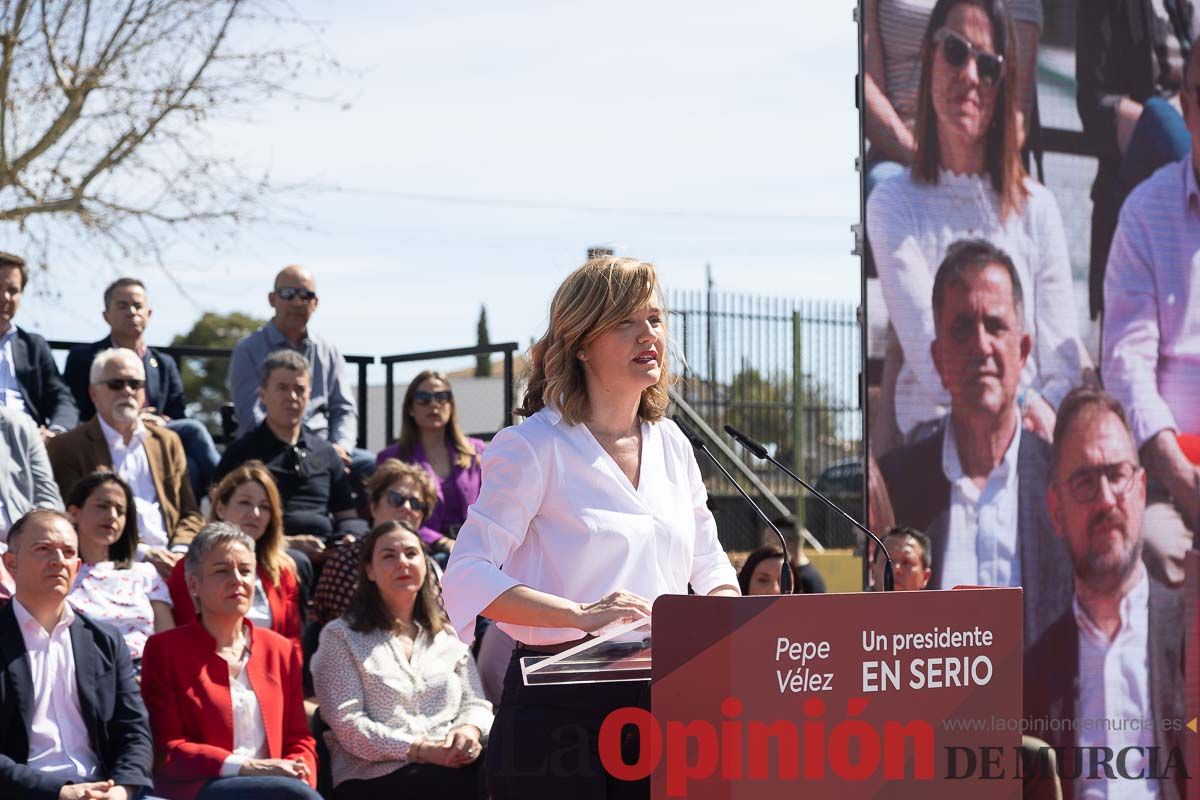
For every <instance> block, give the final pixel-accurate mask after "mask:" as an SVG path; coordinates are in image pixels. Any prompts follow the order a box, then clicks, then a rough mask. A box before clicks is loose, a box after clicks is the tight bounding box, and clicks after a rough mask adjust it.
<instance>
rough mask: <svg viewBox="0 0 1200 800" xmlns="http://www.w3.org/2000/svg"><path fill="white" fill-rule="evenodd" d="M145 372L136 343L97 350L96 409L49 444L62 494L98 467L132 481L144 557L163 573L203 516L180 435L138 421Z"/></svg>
mask: <svg viewBox="0 0 1200 800" xmlns="http://www.w3.org/2000/svg"><path fill="white" fill-rule="evenodd" d="M145 377H146V375H145V367H144V366H143V364H142V361H141V359H140V358H139V357H138V356H137V354H136V353H134V352H133V351H132V350H124V349H119V348H112V349H109V350H104V351H101V352H100V353H97V354H96V358H95V360H94V361H93V362H92V367H91V375H90V382H91V385H90V386H89V387H88V393H89V395H90V397H91V398H92V402H93V403H95V405H96V416H95V417H93V418H92V419H91V420H89V421H88V422H86V423H84V424H83V425H80V426H79V427H78V428H75V429H74V430H72V431H70V432H68V433H64V434H61V435H59V436H57V437H55V438H54V439H52V440H50V443H48V444H52V445H53V446H48V447H47V450H48V452H49V454H50V465H51V467H52V468H53V470H54V479H55V480H56V481H57V482H58V487H59V489H60V490H62V494H63V498H64V499H66V498H70V496H71V491H72V490H73V489H74V488H75V484H76V482H77V481H79V479H80V478H82V477H83V476H85V475H87V474H88V473H91V472H94V471H96V470H97V469H109V470H112V471H113V472H115V473H117V474H118V475H120V476H121V477H122V478H123V479H124V480H125V482H126V483H128V484H129V485H130V487H131V488H132V489H133V494H134V505H135V506H136V508H135V509H129V510H128V513H136V514H137V517H138V535H139V538H140V542H139V544H138V552H139V557H142V558H145V560H146V561H149V562H150V563H151V564H153V565H154V566H155V568H156V569H158V571H159V572H160V573H161V574H162V575H163V577H164V578H165V577H166V576H167V575H169V574H170V572H171V568H172V567H173V566H174V565H175V562H176V561H177V560H178V559H179V556H180V554H181V553H183V552H186V551H187V545H188V543H189V542H191V541H192V539H193V538H194V537H195V536H196V532H197V531H199V530H200V527H201V526H202V525H203V524H204V519H203V518H202V517H201V516H200V510H199V508H198V507H197V505H196V499H195V497H194V496H193V495H192V489H191V484H190V482H189V481H188V473H187V457H186V456H185V455H184V452H183V444H182V443H181V442H180V440H179V437H178V436H177V435H175V434H174V433H172V432H171V431H169V430H167V429H166V428H165V427H162V426H160V425H146V424H144V423H143V422H142V420H141V414H140V412H141V408H142V405H143V404H144V397H143V394H142V393H143V391H144V389H145V384H146V380H145ZM67 502H70V501H69V500H67Z"/></svg>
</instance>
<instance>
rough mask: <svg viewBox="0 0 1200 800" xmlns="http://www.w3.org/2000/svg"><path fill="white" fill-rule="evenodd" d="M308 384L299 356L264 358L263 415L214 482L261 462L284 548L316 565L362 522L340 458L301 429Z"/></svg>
mask: <svg viewBox="0 0 1200 800" xmlns="http://www.w3.org/2000/svg"><path fill="white" fill-rule="evenodd" d="M311 385H312V370H311V369H310V367H309V362H308V361H307V360H306V359H305V358H304V356H302V355H300V354H299V353H297V352H295V351H294V350H290V349H288V350H278V351H276V352H274V353H271V354H269V355H268V356H266V358H264V359H263V363H262V368H261V372H260V378H259V387H258V397H259V400H260V402H261V403H262V405H263V408H264V409H266V416H265V417H264V418H263V421H262V422H261V423H260V424H259V425H258V426H257V427H255V428H253V429H252V430H251V431H250V432H249V433H247V434H246V435H244V436H241V437H239V438H238V439H237V441H235V442H233V443H232V444H230V445H229V447H227V448H226V449H225V454H224V455H223V456H222V457H221V463H220V464H218V465H217V474H216V477H215V480H217V481H220V480H221V479H222V478H223V477H225V475H226V474H228V473H229V472H230V471H232V470H233V469H235V468H237V467H238V466H240V465H241V464H244V463H245V462H247V461H250V460H251V459H256V460H258V461H261V462H263V464H265V465H266V467H267V469H268V470H270V472H271V475H272V476H273V477H274V478H275V483H276V485H277V486H278V487H279V496H280V500H281V501H282V502H283V531H284V533H285V534H286V535H287V537H288V546H289V547H290V548H292V550H293V551H299V552H301V553H303V554H304V555H305V556H307V557H308V558H309V559H310V560H312V561H316V562H320V561H322V560H324V558H325V550H326V547H327V546H328V545H330V544H332V543H333V541H335V540H336V539H339V538H341V537H343V536H346V535H360V534H363V533H365V532H366V523H365V522H363V520H361V519H359V517H358V514H357V512H356V511H355V507H354V497H353V493H352V492H351V491H350V483H349V481H348V479H347V477H346V471H345V469H344V468H343V466H342V460H341V458H340V457H339V454H338V453H337V452H336V451H335V450H334V447H333V445H332V444H330V443H329V442H327V441H325V440H324V439H323V438H322V437H320V436H318V435H317V434H315V433H313V432H312V431H311V430H309V429H308V428H307V427H306V426H305V424H304V420H305V419H306V418H307V415H306V411H307V406H308V403H309V393H310V391H311V390H310V387H311ZM302 571H303V570H302ZM309 572H311V570H309Z"/></svg>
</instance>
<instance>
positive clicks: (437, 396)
mask: <svg viewBox="0 0 1200 800" xmlns="http://www.w3.org/2000/svg"><path fill="white" fill-rule="evenodd" d="M435 401H436V402H438V403H451V402H453V401H454V392H452V391H450V390H449V389H446V390H443V391H440V392H425V391H419V392H414V393H413V402H414V403H416V404H417V405H419V406H427V405H429V404H430V403H433V402H435Z"/></svg>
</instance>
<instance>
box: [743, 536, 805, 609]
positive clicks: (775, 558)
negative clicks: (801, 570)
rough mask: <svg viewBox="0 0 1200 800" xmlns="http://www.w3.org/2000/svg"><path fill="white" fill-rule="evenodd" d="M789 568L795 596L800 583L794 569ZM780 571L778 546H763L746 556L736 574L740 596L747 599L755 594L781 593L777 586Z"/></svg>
mask: <svg viewBox="0 0 1200 800" xmlns="http://www.w3.org/2000/svg"><path fill="white" fill-rule="evenodd" d="M789 566H790V565H789ZM790 568H791V570H792V586H794V587H796V594H800V593H801V589H800V582H799V581H798V580H797V578H796V569H795V567H790ZM782 571H783V550H782V549H780V547H779V545H774V544H767V545H763V546H762V547H760V548H758V549H757V550H755V551H753V552H752V553H750V555H748V556H746V563H744V564H742V568H741V570H740V571H739V572H738V586H740V587H741V588H742V594H743V595H745V596H747V597H749V596H750V595H757V594H779V593H780V592H781V591H782V589H781V588H780V585H779V578H780V573H781V572H782Z"/></svg>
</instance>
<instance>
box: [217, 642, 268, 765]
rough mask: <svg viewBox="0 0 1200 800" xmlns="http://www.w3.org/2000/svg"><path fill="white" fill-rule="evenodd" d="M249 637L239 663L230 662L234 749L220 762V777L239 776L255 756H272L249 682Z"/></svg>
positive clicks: (258, 707) (256, 699) (259, 710)
mask: <svg viewBox="0 0 1200 800" xmlns="http://www.w3.org/2000/svg"><path fill="white" fill-rule="evenodd" d="M249 664H250V636H249V634H247V636H246V646H245V647H244V648H243V649H242V657H241V658H240V659H239V660H238V663H237V664H236V665H234V664H230V665H229V701H230V705H231V707H232V710H233V752H231V753H230V754H229V755H227V756H225V760H224V761H223V762H222V763H221V777H222V778H233V777H236V776H237V775H238V774H239V773H240V772H241V770H242V765H243V764H245V763H246V762H247V761H249V760H250V759H253V758H266V757H267V756H268V755H270V752H271V751H270V749H269V748H268V747H267V728H266V725H265V723H264V722H263V718H262V708H261V707H260V706H259V704H258V695H257V694H255V693H254V686H253V685H251V683H250V670H248V669H246V667H247V666H248V665H249Z"/></svg>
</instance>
